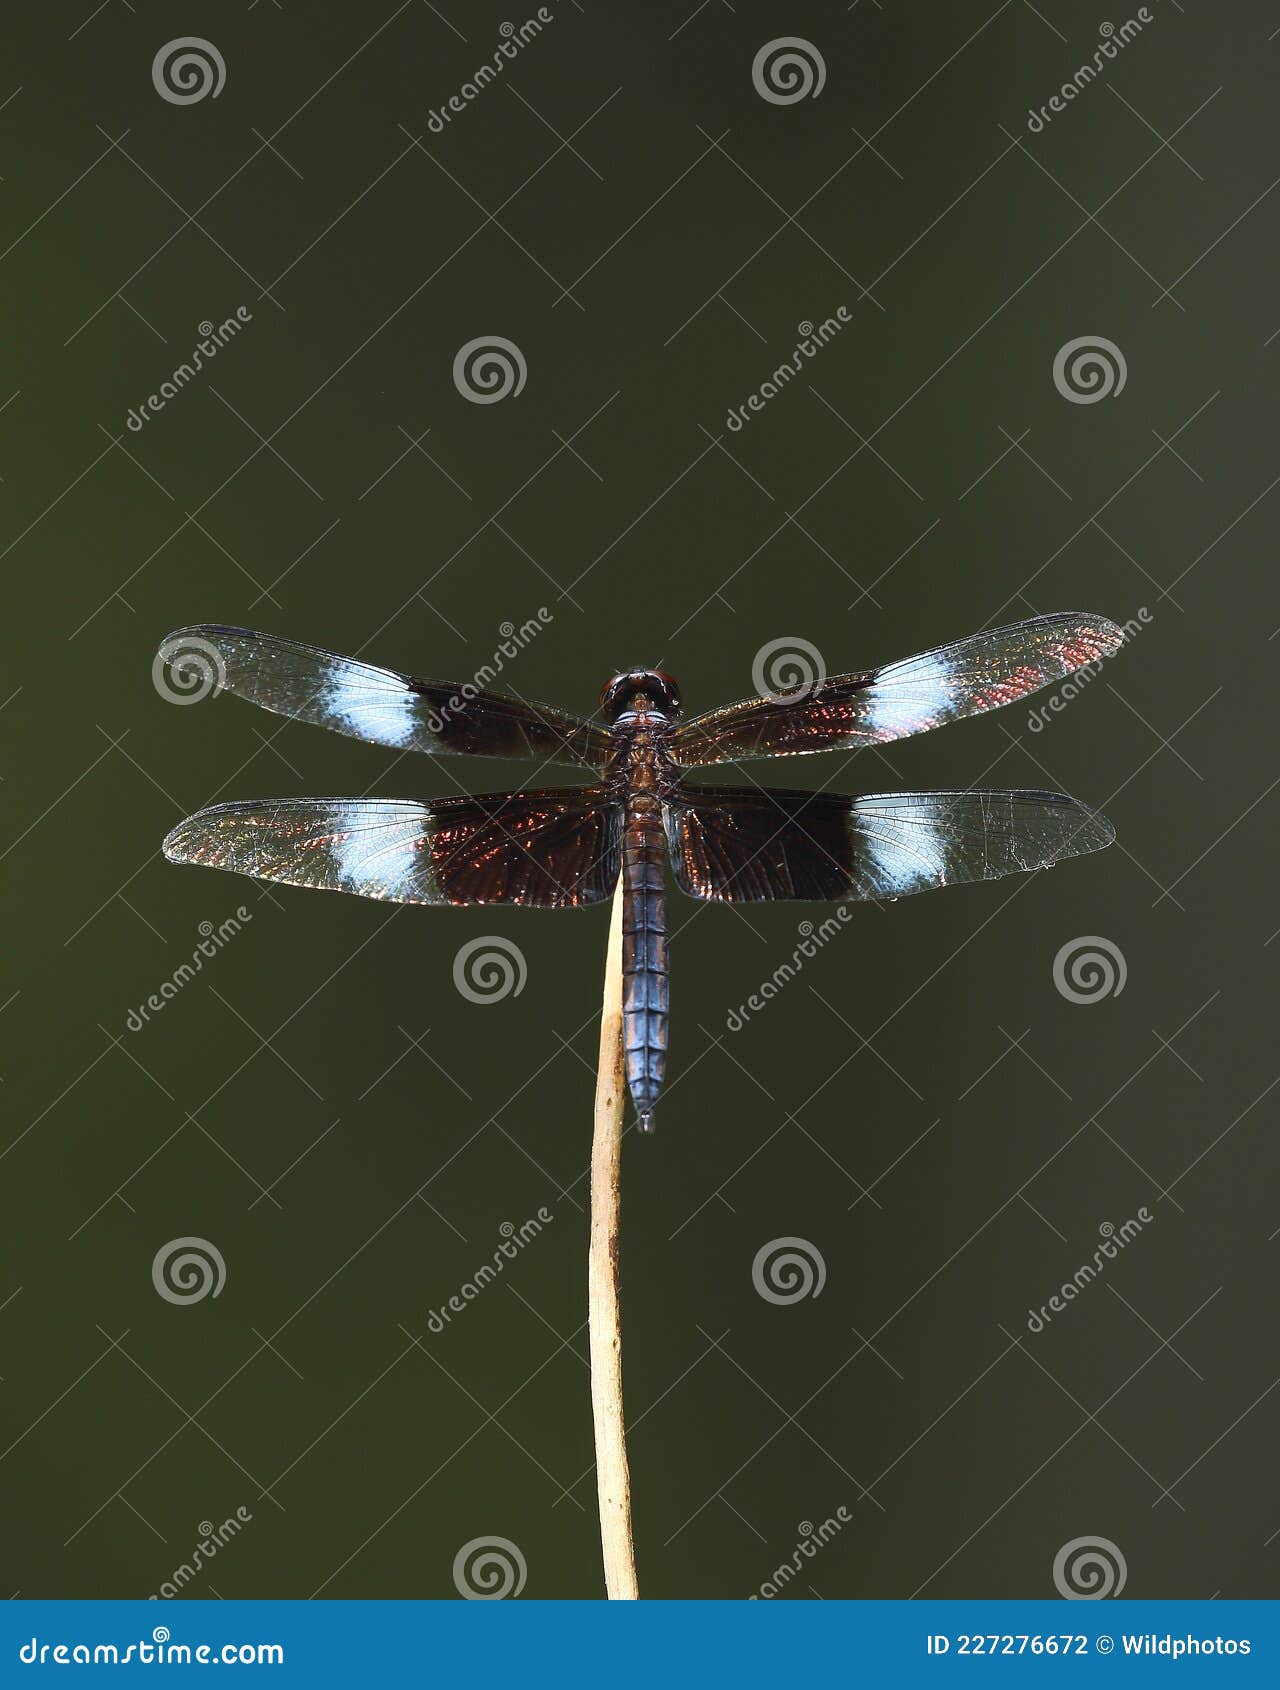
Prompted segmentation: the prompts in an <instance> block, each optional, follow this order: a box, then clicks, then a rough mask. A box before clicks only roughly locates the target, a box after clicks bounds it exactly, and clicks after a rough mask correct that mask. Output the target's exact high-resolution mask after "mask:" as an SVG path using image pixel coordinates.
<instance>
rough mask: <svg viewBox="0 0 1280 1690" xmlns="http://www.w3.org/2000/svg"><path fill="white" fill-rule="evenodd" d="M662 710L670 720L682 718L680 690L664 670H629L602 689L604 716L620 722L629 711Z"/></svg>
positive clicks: (602, 712)
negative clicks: (619, 718)
mask: <svg viewBox="0 0 1280 1690" xmlns="http://www.w3.org/2000/svg"><path fill="white" fill-rule="evenodd" d="M646 709H647V710H660V711H661V712H662V714H663V715H664V716H666V717H667V718H668V719H669V720H671V721H673V722H674V721H675V719H676V718H677V717H678V716H679V714H680V689H679V687H678V686H677V685H676V683H675V682H674V681H673V680H672V679H671V676H670V675H668V674H665V673H664V672H663V671H662V670H661V669H627V670H625V671H624V672H623V673H622V674H621V675H615V676H614V677H613V678H612V680H609V681H606V682H605V684H604V686H603V687H602V688H601V689H600V714H601V715H602V716H603V717H604V719H605V721H606V722H611V723H612V722H616V721H617V720H618V717H619V716H621V715H622V714H623V712H624V711H628V710H646Z"/></svg>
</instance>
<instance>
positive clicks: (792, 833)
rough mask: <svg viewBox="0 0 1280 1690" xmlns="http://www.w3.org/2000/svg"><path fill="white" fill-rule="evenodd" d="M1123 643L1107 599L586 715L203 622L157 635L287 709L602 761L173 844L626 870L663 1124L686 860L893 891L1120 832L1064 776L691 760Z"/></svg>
mask: <svg viewBox="0 0 1280 1690" xmlns="http://www.w3.org/2000/svg"><path fill="white" fill-rule="evenodd" d="M1123 640H1124V633H1123V630H1122V629H1120V628H1119V627H1117V626H1116V624H1115V623H1113V622H1110V621H1108V620H1107V619H1106V618H1105V617H1103V616H1094V615H1087V614H1082V613H1078V612H1070V611H1068V612H1060V613H1057V614H1053V615H1045V616H1036V617H1032V618H1031V619H1030V620H1028V621H1023V622H1018V623H1015V624H1013V625H1012V626H1010V627H1006V628H995V629H988V630H986V631H984V632H981V633H977V634H973V635H971V636H970V637H968V638H967V639H962V640H958V641H956V642H954V643H953V644H950V645H944V646H939V647H937V648H936V649H934V650H932V651H926V652H922V653H920V654H919V655H918V656H915V657H908V658H905V659H903V660H901V661H899V662H896V663H889V664H886V665H883V666H881V667H879V668H875V669H866V670H862V671H860V672H858V673H851V674H843V675H834V676H830V677H823V678H821V679H820V680H817V681H815V682H814V683H813V684H812V685H811V686H809V687H807V688H802V689H800V690H798V691H795V692H791V693H781V694H768V695H765V696H760V695H757V696H755V697H752V698H747V699H743V700H742V701H740V702H739V703H736V704H729V705H726V706H724V707H723V708H721V709H717V710H710V711H707V712H706V713H705V714H702V715H698V716H693V717H692V718H690V719H688V720H686V719H684V718H683V716H682V711H681V703H680V691H679V688H678V687H677V685H676V682H675V681H674V680H673V679H672V677H671V676H670V675H669V674H667V673H665V671H663V670H660V669H643V668H638V669H627V670H624V671H622V672H621V673H619V674H616V675H613V676H612V677H611V678H610V679H609V680H608V681H606V683H605V685H604V687H603V688H602V690H601V693H600V699H599V710H598V716H597V719H593V720H589V719H586V718H584V717H580V716H574V715H570V714H568V713H567V712H565V711H561V710H557V709H553V708H551V707H549V706H546V705H541V704H531V703H528V702H526V701H525V700H523V699H518V698H514V697H507V696H505V695H503V694H501V693H497V692H490V691H487V690H484V689H482V688H480V687H478V686H477V685H475V684H472V683H466V684H462V685H459V684H458V683H455V682H450V681H433V680H424V679H422V678H421V677H419V676H416V675H407V674H401V673H399V672H397V671H396V670H393V669H383V668H378V667H375V666H374V665H373V664H370V663H366V662H363V661H361V660H359V659H357V658H352V657H341V656H338V655H336V654H335V653H333V652H329V651H323V650H321V649H319V648H318V647H316V646H311V645H303V644H299V643H298V642H296V641H294V640H289V639H283V638H279V637H277V636H275V635H273V634H265V633H255V632H253V631H251V630H250V629H247V628H233V627H224V626H221V625H218V624H212V623H206V624H202V625H198V626H193V627H189V628H183V629H180V630H178V632H177V633H174V634H171V635H170V636H169V638H168V639H167V640H166V641H165V642H164V643H163V645H162V646H161V648H160V657H161V660H163V661H167V662H168V663H169V664H170V666H171V668H172V670H173V673H174V675H175V678H178V677H180V676H181V674H182V672H183V668H184V666H185V665H186V664H188V663H189V662H190V661H191V658H190V653H191V652H192V651H197V652H203V653H206V654H207V653H208V652H209V651H210V650H212V652H213V654H214V656H215V658H216V665H215V667H216V684H217V687H218V690H219V691H227V692H230V693H233V694H236V695H238V696H239V697H241V698H246V699H249V700H250V701H251V702H252V703H254V704H257V705H259V706H260V707H261V708H262V709H264V710H269V711H272V712H274V713H275V714H276V715H278V716H286V717H291V718H293V719H294V720H296V721H301V722H311V723H314V724H316V725H317V726H320V727H324V728H329V729H331V730H332V731H333V732H335V733H339V734H344V735H347V736H349V737H352V738H356V739H362V740H365V741H367V742H369V743H371V744H374V745H381V746H386V747H388V748H390V749H393V750H396V751H400V752H406V751H419V752H425V753H427V754H428V755H429V756H433V757H437V756H446V755H448V756H472V757H501V758H529V759H533V760H535V761H537V762H538V764H539V765H540V766H545V765H547V764H557V765H561V764H562V765H567V766H572V767H573V768H575V769H577V770H578V771H579V775H581V773H582V771H583V770H584V769H585V770H589V771H590V772H591V773H592V775H593V776H594V779H593V780H592V781H591V782H590V784H586V785H578V786H561V787H545V788H539V789H536V790H529V791H520V792H496V793H486V794H482V795H478V796H470V795H468V796H460V797H449V798H435V799H427V800H420V799H416V798H369V797H364V798H273V799H247V800H245V799H241V800H237V801H235V802H233V803H225V804H216V805H214V806H212V807H211V808H209V809H204V810H200V811H198V812H197V813H196V814H195V815H193V816H190V817H188V818H187V819H186V820H185V821H183V822H180V823H179V824H178V826H177V827H175V828H174V829H173V831H172V832H171V833H170V834H169V836H168V838H167V839H166V840H165V842H164V854H165V856H166V857H167V858H168V859H169V860H170V861H171V862H175V863H195V864H201V865H204V866H205V867H211V868H220V869H229V870H231V871H233V872H235V873H237V874H246V875H252V876H254V877H255V878H257V879H259V880H265V881H272V882H280V883H283V884H285V885H289V886H306V887H315V888H321V889H324V890H328V891H336V892H352V893H356V894H358V895H359V896H361V897H366V898H381V899H384V900H387V901H390V902H392V903H398V904H425V905H454V906H470V905H485V904H494V905H518V906H524V907H534V908H540V909H585V908H587V907H589V906H591V905H593V904H600V903H603V902H605V901H607V900H609V899H611V898H612V897H613V896H614V893H615V889H620V893H621V897H622V902H623V909H622V939H623V944H622V952H623V955H622V967H623V1043H624V1048H625V1058H626V1074H627V1083H628V1088H629V1090H630V1093H631V1097H632V1100H633V1103H634V1105H635V1111H636V1121H637V1125H638V1126H639V1128H640V1130H641V1131H642V1132H650V1131H652V1129H653V1124H654V1110H655V1107H656V1105H657V1102H658V1096H659V1093H660V1091H661V1090H662V1086H663V1082H664V1079H665V1075H666V1067H667V1046H668V1028H669V1018H670V985H669V969H668V927H667V905H666V893H667V881H666V870H667V865H668V863H669V864H670V867H671V870H672V873H673V876H674V879H675V883H676V885H677V886H678V887H679V889H680V891H681V892H683V893H686V894H687V895H688V896H689V897H692V898H696V899H701V900H704V901H708V902H715V903H726V904H751V903H759V902H764V901H773V900H779V899H799V900H805V901H807V900H823V901H836V902H843V901H845V900H850V899H852V900H873V901H881V900H893V899H896V898H899V897H902V896H904V895H906V894H910V893H915V892H924V891H927V890H930V889H931V888H934V887H941V886H956V885H962V884H965V883H972V882H977V881H987V880H995V879H998V878H999V877H1001V876H1003V875H1008V874H1016V873H1021V872H1024V871H1028V870H1033V869H1042V868H1047V867H1049V866H1050V865H1051V864H1053V863H1057V862H1060V861H1062V860H1063V859H1064V858H1068V857H1075V856H1080V855H1083V854H1085V853H1087V852H1091V851H1098V850H1101V849H1102V848H1103V847H1104V846H1106V845H1109V844H1110V843H1111V841H1112V840H1113V839H1114V837H1115V830H1114V828H1113V827H1112V825H1111V823H1110V822H1109V821H1108V820H1107V818H1106V817H1105V816H1104V815H1103V814H1102V813H1101V812H1100V811H1098V810H1096V809H1092V808H1090V807H1089V806H1088V805H1086V804H1083V803H1080V802H1079V801H1077V800H1076V799H1074V798H1070V797H1067V796H1065V795H1064V794H1063V793H1059V792H1045V791H1008V792H996V791H963V790H956V791H939V792H896V793H872V794H868V795H864V796H858V797H854V796H849V795H846V794H839V793H833V792H827V791H825V790H822V791H807V790H803V791H802V790H788V789H776V788H763V787H759V786H728V785H723V786H722V785H711V786H703V785H698V784H696V783H695V782H694V781H693V780H690V779H689V778H688V776H689V771H691V770H699V769H704V768H710V767H714V766H715V765H717V764H723V763H731V764H738V763H740V762H743V761H745V760H748V759H753V758H765V757H803V756H809V755H812V754H816V753H819V752H830V751H858V750H865V749H868V748H870V747H875V746H884V745H888V744H890V743H892V742H894V741H896V740H901V739H906V738H908V737H909V736H911V735H913V734H920V733H926V732H928V731H930V730H931V729H933V728H938V727H942V726H943V725H944V724H945V723H947V722H953V721H958V720H960V719H962V718H964V717H969V716H980V715H983V714H985V713H986V712H987V711H990V710H996V709H999V708H1001V707H1002V706H1006V705H1009V704H1013V703H1015V702H1017V701H1018V700H1020V699H1024V698H1027V697H1028V696H1029V695H1031V694H1032V693H1035V692H1037V691H1038V690H1039V689H1040V688H1041V687H1044V686H1048V685H1050V684H1052V683H1053V682H1055V681H1059V680H1062V679H1064V678H1065V677H1066V676H1068V675H1070V674H1072V673H1073V672H1074V671H1076V670H1078V669H1081V668H1083V667H1085V666H1086V665H1089V664H1094V663H1097V662H1099V661H1100V660H1101V659H1103V658H1105V657H1108V656H1110V655H1111V654H1112V653H1113V652H1115V651H1116V650H1117V649H1118V648H1119V646H1120V645H1121V643H1122V642H1123ZM619 882H620V883H621V884H620V888H619Z"/></svg>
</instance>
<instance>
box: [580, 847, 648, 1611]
mask: <svg viewBox="0 0 1280 1690" xmlns="http://www.w3.org/2000/svg"><path fill="white" fill-rule="evenodd" d="M626 1100H627V1085H626V1074H625V1068H624V1063H623V1055H622V882H621V881H619V882H618V890H617V892H616V893H615V894H614V899H613V918H612V920H611V922H610V924H609V950H608V958H607V961H606V964H605V974H604V1003H603V1006H602V1008H601V1014H600V1067H599V1071H598V1072H597V1075H596V1107H595V1131H594V1134H593V1136H592V1141H591V1246H590V1252H589V1256H588V1262H587V1305H588V1327H589V1332H590V1338H591V1412H592V1417H593V1419H594V1421H595V1437H596V1491H597V1494H598V1496H599V1499H600V1541H601V1545H602V1547H603V1550H604V1582H605V1590H606V1593H607V1594H608V1596H609V1597H610V1598H611V1599H612V1598H624V1599H626V1598H631V1599H634V1598H635V1597H637V1596H639V1594H640V1590H639V1587H638V1585H637V1583H636V1557H635V1546H634V1544H633V1542H632V1537H631V1474H630V1470H629V1468H628V1466H627V1434H626V1425H625V1422H624V1420H623V1417H622V1320H621V1313H620V1310H619V1306H618V1247H619V1237H618V1235H619V1227H620V1224H621V1184H620V1176H621V1167H622V1121H623V1112H624V1109H625V1107H626Z"/></svg>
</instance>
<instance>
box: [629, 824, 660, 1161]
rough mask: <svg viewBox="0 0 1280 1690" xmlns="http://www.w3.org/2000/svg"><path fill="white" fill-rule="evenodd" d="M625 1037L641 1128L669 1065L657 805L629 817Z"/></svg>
mask: <svg viewBox="0 0 1280 1690" xmlns="http://www.w3.org/2000/svg"><path fill="white" fill-rule="evenodd" d="M622 877H623V879H622V885H623V903H622V1042H623V1046H624V1048H625V1050H626V1058H627V1085H628V1087H629V1088H630V1091H631V1097H632V1100H633V1102H634V1103H635V1106H636V1113H637V1116H638V1117H639V1124H640V1130H641V1132H651V1131H652V1130H653V1108H654V1105H655V1104H656V1103H657V1101H658V1093H659V1092H660V1091H661V1090H662V1081H663V1077H664V1075H665V1073H666V1068H667V1020H668V1015H669V1003H670V994H669V989H668V983H667V907H666V836H665V834H664V832H663V827H662V819H661V816H660V815H659V813H658V809H657V806H656V805H655V806H654V808H653V809H652V810H647V809H646V810H642V811H639V812H637V811H635V810H633V811H632V812H631V814H630V815H629V816H628V817H627V824H626V833H625V835H624V838H623V863H622Z"/></svg>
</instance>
